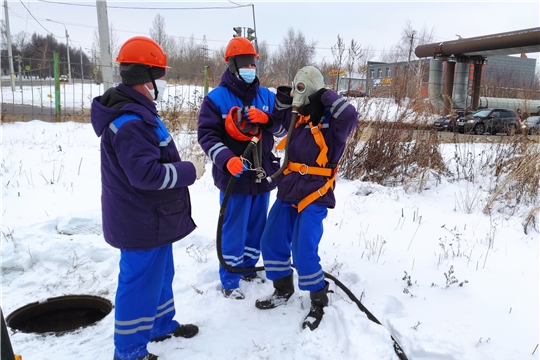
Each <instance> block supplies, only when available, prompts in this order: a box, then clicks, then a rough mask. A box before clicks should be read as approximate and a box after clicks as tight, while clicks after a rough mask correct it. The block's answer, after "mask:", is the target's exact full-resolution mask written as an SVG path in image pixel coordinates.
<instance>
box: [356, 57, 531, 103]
mask: <svg viewBox="0 0 540 360" xmlns="http://www.w3.org/2000/svg"><path fill="white" fill-rule="evenodd" d="M408 67H409V69H410V71H412V72H413V73H415V74H418V71H419V67H421V68H422V70H421V76H422V82H423V83H425V84H427V81H428V77H429V59H420V60H413V61H411V62H410V63H409V62H407V61H403V62H396V63H381V62H368V70H367V79H366V89H367V92H368V94H371V93H372V92H373V91H374V90H375V89H377V88H379V87H381V86H390V85H392V84H394V83H395V82H396V79H397V77H398V76H399V74H400V73H402V72H403V71H406V70H407V68H408ZM535 70H536V59H532V58H527V57H517V56H506V55H502V56H489V57H487V58H486V63H485V64H484V65H483V71H482V84H483V85H484V84H486V85H489V84H493V83H497V84H501V83H503V84H505V87H510V88H530V87H531V86H532V85H533V83H534V74H535ZM443 73H444V72H443ZM472 74H473V65H472V64H471V68H470V76H469V85H470V86H471V85H472ZM422 94H423V96H427V91H422Z"/></svg>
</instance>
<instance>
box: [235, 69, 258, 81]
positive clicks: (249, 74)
mask: <svg viewBox="0 0 540 360" xmlns="http://www.w3.org/2000/svg"><path fill="white" fill-rule="evenodd" d="M255 73H256V72H255V69H240V70H238V74H239V75H240V76H241V77H242V79H244V81H245V82H247V83H248V84H251V83H252V82H253V80H255Z"/></svg>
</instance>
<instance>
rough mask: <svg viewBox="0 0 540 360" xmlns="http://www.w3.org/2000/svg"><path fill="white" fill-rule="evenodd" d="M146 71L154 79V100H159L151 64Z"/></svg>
mask: <svg viewBox="0 0 540 360" xmlns="http://www.w3.org/2000/svg"><path fill="white" fill-rule="evenodd" d="M146 72H147V73H148V75H149V76H150V79H151V80H152V86H154V100H157V97H158V94H159V91H158V89H157V86H156V81H155V80H154V75H152V71H151V70H150V66H148V65H147V66H146Z"/></svg>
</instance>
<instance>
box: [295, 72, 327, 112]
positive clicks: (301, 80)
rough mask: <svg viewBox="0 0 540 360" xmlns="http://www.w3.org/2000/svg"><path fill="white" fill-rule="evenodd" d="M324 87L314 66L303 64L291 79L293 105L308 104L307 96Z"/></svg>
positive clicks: (320, 76)
mask: <svg viewBox="0 0 540 360" xmlns="http://www.w3.org/2000/svg"><path fill="white" fill-rule="evenodd" d="M323 87H324V78H323V76H322V74H321V72H320V71H319V70H318V69H317V68H316V67H314V66H305V67H303V68H301V69H300V70H298V72H297V73H296V75H295V77H294V81H293V102H292V106H293V107H301V106H304V105H307V104H309V98H308V97H309V96H310V95H313V94H315V93H316V92H317V91H318V90H319V89H322V88H323Z"/></svg>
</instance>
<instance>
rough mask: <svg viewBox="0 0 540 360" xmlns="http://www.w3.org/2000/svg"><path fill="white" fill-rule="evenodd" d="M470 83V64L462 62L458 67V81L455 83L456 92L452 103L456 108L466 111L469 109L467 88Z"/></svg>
mask: <svg viewBox="0 0 540 360" xmlns="http://www.w3.org/2000/svg"><path fill="white" fill-rule="evenodd" d="M468 83H469V63H468V62H467V61H460V60H458V63H457V65H456V80H455V81H454V91H453V93H452V101H453V103H454V107H456V108H458V109H465V108H466V107H467V104H466V99H467V87H468Z"/></svg>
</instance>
